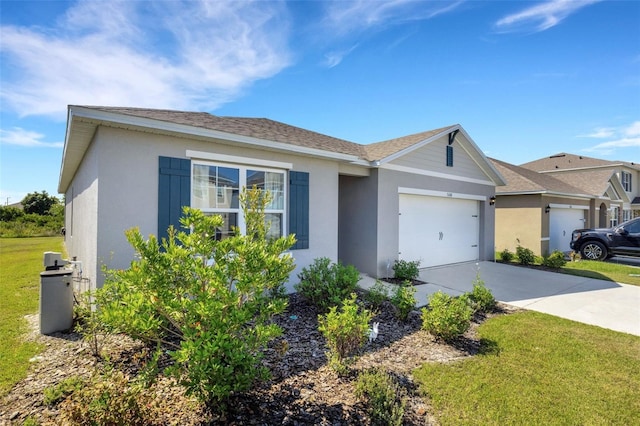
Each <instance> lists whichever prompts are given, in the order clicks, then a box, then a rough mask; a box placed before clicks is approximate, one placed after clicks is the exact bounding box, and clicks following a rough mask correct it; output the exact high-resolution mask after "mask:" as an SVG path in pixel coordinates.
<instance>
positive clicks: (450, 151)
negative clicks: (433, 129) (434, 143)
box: [447, 145, 453, 167]
mask: <svg viewBox="0 0 640 426" xmlns="http://www.w3.org/2000/svg"><path fill="white" fill-rule="evenodd" d="M447 167H453V147H452V146H451V145H448V146H447Z"/></svg>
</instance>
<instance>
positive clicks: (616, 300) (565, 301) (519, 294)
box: [361, 262, 640, 336]
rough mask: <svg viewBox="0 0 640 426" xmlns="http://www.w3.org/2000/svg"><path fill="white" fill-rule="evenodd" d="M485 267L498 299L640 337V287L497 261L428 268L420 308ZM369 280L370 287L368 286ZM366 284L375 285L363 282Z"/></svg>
mask: <svg viewBox="0 0 640 426" xmlns="http://www.w3.org/2000/svg"><path fill="white" fill-rule="evenodd" d="M478 271H479V273H480V278H481V279H482V280H483V281H484V282H485V285H486V286H487V288H489V289H490V290H491V292H492V293H493V295H494V297H495V298H496V299H497V300H499V301H501V302H504V303H507V304H509V305H513V306H518V307H521V308H525V309H530V310H532V311H538V312H543V313H546V314H551V315H555V316H558V317H562V318H567V319H570V320H574V321H579V322H582V323H586V324H592V325H597V326H600V327H604V328H608V329H611V330H615V331H620V332H623V333H629V334H634V335H636V336H640V287H638V286H632V285H628V284H619V283H615V282H611V281H603V280H597V279H593V278H583V277H576V276H573V275H566V274H558V273H553V272H546V271H539V270H535V269H529V268H523V267H519V266H511V265H505V264H502V263H494V262H480V263H461V264H456V265H450V266H442V267H434V268H427V269H422V270H421V271H420V280H421V281H424V282H426V283H427V284H422V285H418V286H416V289H417V292H416V298H417V299H418V303H417V306H424V305H425V304H426V303H427V300H428V297H429V295H430V294H432V293H435V292H437V291H438V290H440V291H443V292H445V293H448V294H451V295H453V296H458V295H460V294H462V293H465V292H467V291H470V290H471V289H472V288H473V280H474V279H475V277H476V273H477V272H478ZM362 284H364V285H362ZM361 285H362V286H363V287H369V286H370V285H371V279H369V282H366V280H365V282H363V283H361Z"/></svg>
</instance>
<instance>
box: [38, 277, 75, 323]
mask: <svg viewBox="0 0 640 426" xmlns="http://www.w3.org/2000/svg"><path fill="white" fill-rule="evenodd" d="M72 275H73V271H72V270H70V269H53V270H48V271H44V272H41V273H40V333H42V334H50V333H55V332H56V331H64V330H68V329H70V328H71V326H72V325H73V278H72Z"/></svg>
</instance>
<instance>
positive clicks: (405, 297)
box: [391, 285, 416, 321]
mask: <svg viewBox="0 0 640 426" xmlns="http://www.w3.org/2000/svg"><path fill="white" fill-rule="evenodd" d="M415 294H416V288H415V287H414V286H412V285H399V286H397V288H396V291H395V293H394V295H393V297H392V298H391V304H392V305H393V306H394V307H395V308H396V315H397V316H398V318H400V319H401V320H402V321H406V320H407V318H408V317H409V312H411V311H412V310H413V309H414V308H415V306H416V297H415Z"/></svg>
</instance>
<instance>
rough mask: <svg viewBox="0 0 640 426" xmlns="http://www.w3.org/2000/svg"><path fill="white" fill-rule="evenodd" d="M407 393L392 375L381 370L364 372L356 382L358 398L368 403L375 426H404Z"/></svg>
mask: <svg viewBox="0 0 640 426" xmlns="http://www.w3.org/2000/svg"><path fill="white" fill-rule="evenodd" d="M406 393H407V392H406V390H405V389H404V388H403V387H401V386H400V385H399V384H398V383H397V382H396V380H395V379H394V378H393V377H392V376H391V375H390V374H388V373H387V372H385V371H383V370H381V369H370V370H367V371H363V372H362V373H360V375H359V376H358V380H357V381H356V392H355V394H356V397H358V398H361V399H364V400H366V401H367V407H368V411H369V415H370V416H371V423H372V424H374V425H397V426H400V425H402V417H403V416H404V410H405V406H406V404H407V398H406Z"/></svg>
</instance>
